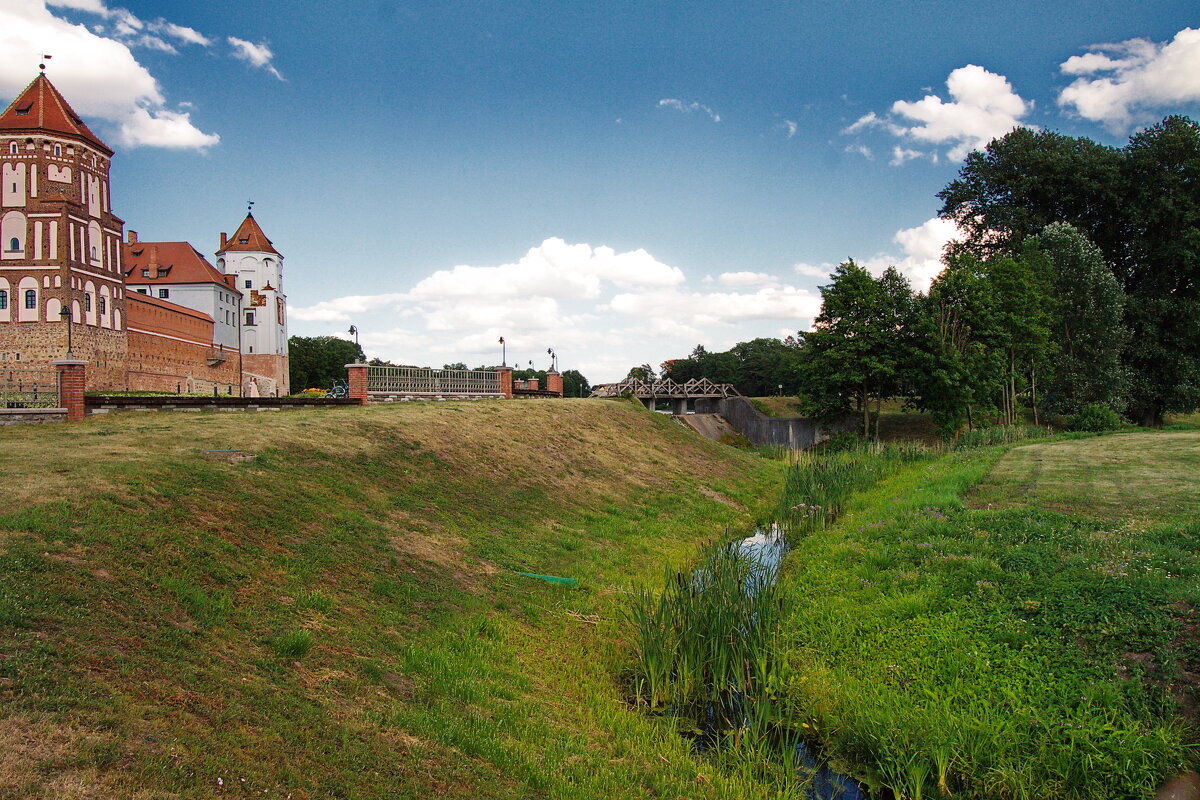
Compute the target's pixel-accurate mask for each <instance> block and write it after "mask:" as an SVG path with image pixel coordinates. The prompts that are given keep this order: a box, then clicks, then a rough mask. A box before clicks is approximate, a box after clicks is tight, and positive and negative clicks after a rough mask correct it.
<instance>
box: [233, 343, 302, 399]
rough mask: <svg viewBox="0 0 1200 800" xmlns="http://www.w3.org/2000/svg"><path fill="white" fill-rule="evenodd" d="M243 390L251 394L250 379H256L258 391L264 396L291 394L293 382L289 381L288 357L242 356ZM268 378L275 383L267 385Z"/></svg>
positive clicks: (247, 354) (268, 355) (264, 354)
mask: <svg viewBox="0 0 1200 800" xmlns="http://www.w3.org/2000/svg"><path fill="white" fill-rule="evenodd" d="M242 372H243V373H245V374H244V376H243V384H242V388H243V389H244V390H245V391H246V393H247V394H248V393H249V384H250V378H252V377H253V378H255V379H256V382H257V383H258V391H259V393H260V394H262V395H263V396H267V395H274V394H276V391H275V390H276V389H278V394H279V396H280V397H283V396H284V395H286V394H291V382H290V381H289V380H288V357H287V356H281V355H274V354H271V353H254V354H250V353H244V354H243V355H242ZM264 378H266V379H268V380H269V381H272V382H273V383H267V382H265V381H264V380H263V379H264Z"/></svg>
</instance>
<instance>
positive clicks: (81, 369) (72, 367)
mask: <svg viewBox="0 0 1200 800" xmlns="http://www.w3.org/2000/svg"><path fill="white" fill-rule="evenodd" d="M50 363H51V364H53V365H54V368H55V369H57V370H58V404H59V405H60V406H62V407H63V408H65V409H66V410H67V420H68V421H74V420H80V419H83V418H84V416H86V414H87V412H86V411H84V408H83V387H84V385H85V383H86V380H87V362H86V361H77V360H75V359H66V358H64V359H62V360H60V361H52V362H50Z"/></svg>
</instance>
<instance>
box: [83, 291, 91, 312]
mask: <svg viewBox="0 0 1200 800" xmlns="http://www.w3.org/2000/svg"><path fill="white" fill-rule="evenodd" d="M83 310H84V311H91V310H92V296H91V295H90V294H88V293H87V292H84V293H83Z"/></svg>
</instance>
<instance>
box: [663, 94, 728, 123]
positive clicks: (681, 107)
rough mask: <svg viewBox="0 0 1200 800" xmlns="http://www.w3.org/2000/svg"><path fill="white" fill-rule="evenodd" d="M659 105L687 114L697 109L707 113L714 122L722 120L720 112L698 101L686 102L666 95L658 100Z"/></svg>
mask: <svg viewBox="0 0 1200 800" xmlns="http://www.w3.org/2000/svg"><path fill="white" fill-rule="evenodd" d="M658 107H659V108H673V109H675V110H676V111H682V112H683V113H685V114H691V113H692V112H695V111H702V112H704V113H705V114H707V115H708V118H709V119H711V120H712V121H713V122H720V121H721V115H720V114H718V113H717V112H716V111H713V110H712V109H711V108H709V107H708V106H706V105H704V104H703V103H696V102H692V103H685V102H684V101H682V100H676V99H675V98H673V97H664V98H663V99H662V100H659V101H658Z"/></svg>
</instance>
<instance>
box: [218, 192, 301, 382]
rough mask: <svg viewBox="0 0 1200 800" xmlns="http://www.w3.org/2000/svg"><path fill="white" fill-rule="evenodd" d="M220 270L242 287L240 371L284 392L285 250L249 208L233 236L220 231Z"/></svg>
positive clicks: (285, 349)
mask: <svg viewBox="0 0 1200 800" xmlns="http://www.w3.org/2000/svg"><path fill="white" fill-rule="evenodd" d="M216 255H217V269H218V270H220V271H221V272H223V273H225V274H226V275H230V276H234V282H235V285H236V286H237V288H238V289H239V290H240V291H241V292H242V312H241V315H242V320H241V323H242V370H243V372H244V373H245V379H244V380H245V381H246V383H247V384H248V383H249V381H250V379H251V378H253V379H254V381H255V383H256V384H257V386H258V391H259V392H261V393H262V394H264V395H268V394H279V395H285V394H288V393H289V391H290V388H291V387H290V385H289V381H288V333H287V295H285V294H284V292H283V255H282V254H280V252H279V251H278V250H276V249H275V246H274V245H272V244H271V240H270V239H268V238H267V236H266V234H265V233H263V230H262V228H260V227H259V225H258V221H257V220H256V219H254V214H252V213H247V214H246V219H245V220H243V221H242V224H241V225H239V226H238V229H237V230H236V231H235V232H234V234H233V236H226V235H225V234H224V233H222V234H221V247H220V249H219V250H217V254H216Z"/></svg>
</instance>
